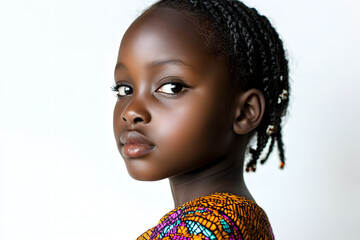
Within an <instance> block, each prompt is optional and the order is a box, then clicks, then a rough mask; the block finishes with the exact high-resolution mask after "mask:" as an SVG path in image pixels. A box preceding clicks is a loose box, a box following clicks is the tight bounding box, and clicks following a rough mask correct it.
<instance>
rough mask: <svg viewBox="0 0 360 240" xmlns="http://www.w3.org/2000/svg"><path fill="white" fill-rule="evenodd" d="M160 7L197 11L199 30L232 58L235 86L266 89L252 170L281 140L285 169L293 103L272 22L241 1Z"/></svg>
mask: <svg viewBox="0 0 360 240" xmlns="http://www.w3.org/2000/svg"><path fill="white" fill-rule="evenodd" d="M155 8H172V9H176V10H181V11H185V12H187V13H188V14H189V15H191V16H192V17H193V18H194V19H195V21H196V22H195V23H196V24H197V25H200V28H201V29H200V30H199V33H200V34H201V35H203V37H204V38H205V39H206V40H207V42H208V44H209V46H208V48H209V51H210V52H211V53H213V54H216V55H217V56H220V57H223V58H224V59H225V60H226V63H227V65H228V68H229V71H230V73H231V75H232V77H233V79H234V82H233V84H234V87H240V88H242V89H244V90H247V89H251V88H256V89H259V90H260V91H261V92H262V93H263V94H264V97H265V102H266V107H265V113H264V117H263V119H262V121H261V123H260V125H259V126H258V127H257V128H256V129H255V130H254V131H253V132H252V133H251V135H250V136H253V135H255V134H256V147H255V148H250V160H249V161H248V162H247V164H246V171H255V170H256V165H257V161H258V159H259V158H260V157H261V155H262V152H263V151H264V149H265V148H266V147H267V145H269V147H268V150H267V153H266V154H265V157H264V158H263V159H262V160H261V161H260V163H261V164H263V163H265V162H266V160H267V159H268V158H269V156H270V154H271V152H272V150H273V148H274V146H275V143H276V145H277V148H278V150H279V157H280V161H281V164H280V167H281V168H283V167H284V164H285V153H284V144H283V141H282V133H281V129H282V127H281V122H282V117H283V116H284V115H285V114H286V110H287V107H288V103H289V92H290V89H289V69H288V61H287V59H286V55H285V51H284V48H283V43H282V41H281V39H280V37H279V35H278V33H277V32H276V30H275V29H274V28H273V27H272V25H271V23H270V21H269V20H268V19H267V18H266V17H265V16H263V15H260V14H259V13H258V11H257V10H256V9H254V8H249V7H247V6H246V5H245V4H244V3H242V2H240V1H238V0H204V1H197V0H159V1H158V2H156V3H154V4H153V5H152V6H151V7H150V8H149V9H148V10H147V11H151V10H152V9H155ZM204 20H205V21H204ZM200 23H201V24H200ZM269 142H270V143H269Z"/></svg>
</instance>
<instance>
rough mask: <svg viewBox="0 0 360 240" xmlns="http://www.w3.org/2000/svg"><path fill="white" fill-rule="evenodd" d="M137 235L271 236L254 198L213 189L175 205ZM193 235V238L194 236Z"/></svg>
mask: <svg viewBox="0 0 360 240" xmlns="http://www.w3.org/2000/svg"><path fill="white" fill-rule="evenodd" d="M145 234H146V235H147V236H148V237H147V238H141V237H140V238H139V239H176V237H180V236H181V237H188V238H186V239H274V237H273V234H272V230H271V226H270V223H269V221H268V219H267V216H266V214H265V212H264V211H263V210H262V209H261V208H260V207H259V206H258V205H257V204H256V203H254V202H252V201H250V200H247V199H245V198H244V197H239V196H236V195H234V194H230V193H215V194H211V195H208V196H205V197H201V198H198V199H195V200H193V201H190V202H188V203H185V204H184V205H181V206H179V207H178V208H176V209H174V210H173V211H171V212H169V213H168V214H166V215H165V216H164V217H163V218H162V219H161V220H160V222H159V224H158V225H157V226H155V227H154V228H152V229H150V230H148V231H147V232H146V233H144V234H143V235H142V236H143V237H144V236H145ZM195 237H196V238H195Z"/></svg>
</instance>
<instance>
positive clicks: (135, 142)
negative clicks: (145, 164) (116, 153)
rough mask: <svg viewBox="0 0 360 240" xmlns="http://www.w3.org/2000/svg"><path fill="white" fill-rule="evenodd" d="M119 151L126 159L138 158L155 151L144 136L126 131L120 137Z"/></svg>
mask: <svg viewBox="0 0 360 240" xmlns="http://www.w3.org/2000/svg"><path fill="white" fill-rule="evenodd" d="M120 143H121V151H122V153H123V155H125V156H126V157H128V158H140V157H143V156H145V155H146V154H148V153H150V152H151V151H153V150H154V149H155V145H154V144H153V143H151V142H150V141H149V140H148V139H147V138H146V137H145V136H144V135H142V134H141V133H139V132H137V131H126V132H124V133H123V134H121V136H120Z"/></svg>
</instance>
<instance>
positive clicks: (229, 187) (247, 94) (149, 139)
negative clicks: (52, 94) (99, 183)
mask: <svg viewBox="0 0 360 240" xmlns="http://www.w3.org/2000/svg"><path fill="white" fill-rule="evenodd" d="M115 82H116V83H115V85H114V87H113V90H114V91H116V92H117V95H118V100H117V103H116V106H115V110H114V133H115V138H116V143H117V146H118V149H119V151H120V153H121V156H122V157H123V159H124V161H125V164H126V167H127V170H128V172H129V174H130V175H131V176H132V177H133V178H135V179H137V180H143V181H153V180H159V179H164V178H168V179H169V181H170V186H171V190H172V195H173V198H174V203H175V209H174V210H172V211H171V212H169V213H168V214H166V215H165V216H164V217H163V218H162V219H161V220H160V222H159V224H158V225H157V226H155V227H153V228H151V229H150V230H148V231H146V232H145V233H143V234H142V235H141V236H140V237H139V238H138V239H178V240H180V239H274V235H273V233H272V229H271V226H270V223H269V221H268V219H267V216H266V214H265V212H264V211H263V210H262V209H261V208H260V207H259V206H258V205H257V204H256V203H255V200H254V198H253V197H252V196H251V194H250V192H249V191H248V189H247V187H246V185H245V182H244V178H243V169H244V159H245V155H246V153H247V151H246V150H247V148H248V147H247V146H248V144H249V142H250V140H251V139H252V138H255V137H256V147H255V148H250V151H249V155H250V160H249V161H248V162H247V163H246V171H255V170H256V164H257V161H258V159H259V157H260V155H261V153H262V151H263V149H264V148H265V147H266V146H267V145H268V142H269V149H268V152H267V154H266V155H265V157H264V158H263V160H261V163H264V162H265V161H266V159H267V158H268V157H269V154H270V153H271V151H272V149H273V147H274V144H275V142H276V143H277V146H278V149H279V152H280V161H281V164H280V167H281V168H283V167H284V150H283V143H282V140H281V119H282V116H284V115H285V112H286V108H287V105H288V100H289V98H288V97H289V85H288V65H287V60H286V57H285V54H284V50H283V45H282V42H281V40H280V39H279V36H278V34H277V33H276V31H275V30H274V28H273V27H272V26H271V25H270V23H269V21H268V19H267V18H266V17H264V16H261V15H259V14H258V12H257V11H256V10H255V9H253V8H248V7H246V6H245V5H244V4H243V3H241V2H239V1H236V0H207V1H195V0H160V1H158V2H156V3H155V4H153V5H152V6H151V7H150V8H148V9H147V10H146V11H145V12H144V13H143V14H142V15H141V16H140V17H138V18H137V19H136V20H135V21H134V22H133V23H132V24H131V26H130V27H129V29H128V30H127V31H126V33H125V35H124V37H123V39H122V42H121V45H120V50H119V55H118V60H117V64H116V68H115Z"/></svg>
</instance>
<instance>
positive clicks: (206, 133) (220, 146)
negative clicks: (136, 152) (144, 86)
mask: <svg viewBox="0 0 360 240" xmlns="http://www.w3.org/2000/svg"><path fill="white" fill-rule="evenodd" d="M187 100H188V101H183V102H181V103H180V101H179V102H178V104H177V105H176V107H175V106H174V107H172V108H167V109H166V110H164V111H161V112H158V113H157V114H156V115H155V114H154V115H153V120H154V123H155V124H157V126H156V127H155V129H156V135H157V136H156V139H157V140H158V142H157V146H158V148H159V153H160V152H161V153H163V154H164V156H167V159H163V160H162V161H167V162H169V161H171V164H173V167H174V168H175V167H178V165H179V164H180V165H182V167H184V168H186V167H191V166H195V165H196V164H201V163H203V162H204V161H209V160H210V159H209V158H212V157H214V158H215V157H217V156H219V155H221V154H223V152H224V151H225V149H226V147H227V146H228V142H229V140H230V139H229V137H230V136H231V134H228V132H229V128H228V127H227V123H226V121H225V119H226V118H224V113H223V111H224V108H223V106H222V104H221V103H219V102H215V101H213V102H211V101H209V99H208V98H204V99H202V98H199V97H198V98H197V99H192V98H189V99H187ZM169 159H171V160H169ZM169 163H170V162H169ZM187 165H188V166H187Z"/></svg>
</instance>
